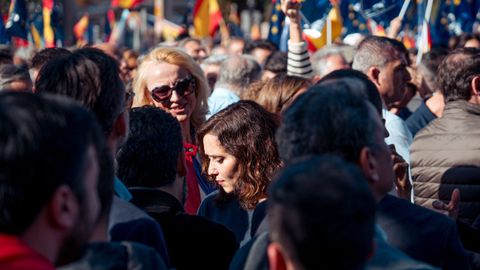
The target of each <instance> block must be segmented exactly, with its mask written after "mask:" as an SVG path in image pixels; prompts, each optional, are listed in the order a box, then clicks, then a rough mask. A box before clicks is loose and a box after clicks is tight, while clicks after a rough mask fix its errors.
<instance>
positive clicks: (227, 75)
mask: <svg viewBox="0 0 480 270" xmlns="http://www.w3.org/2000/svg"><path fill="white" fill-rule="evenodd" d="M261 73H262V68H261V67H260V65H259V64H258V63H257V61H255V59H253V58H252V57H249V56H247V55H236V56H230V57H229V58H227V59H226V60H225V61H223V62H222V64H221V65H220V74H219V77H218V80H217V84H216V85H215V86H216V87H225V88H229V89H231V90H233V91H236V92H241V91H242V90H243V89H245V88H246V87H247V86H249V85H250V84H251V83H253V82H255V81H257V80H259V79H260V76H261Z"/></svg>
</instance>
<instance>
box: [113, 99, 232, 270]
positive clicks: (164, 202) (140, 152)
mask: <svg viewBox="0 0 480 270" xmlns="http://www.w3.org/2000/svg"><path fill="white" fill-rule="evenodd" d="M182 153H183V152H182V135H181V131H180V125H179V123H178V121H177V120H175V118H173V117H172V116H171V115H169V114H168V113H167V112H165V111H163V110H161V109H159V108H155V107H142V108H135V109H133V110H132V111H131V113H130V136H129V138H128V140H127V142H126V143H125V145H123V146H122V148H121V149H120V151H119V153H118V155H117V162H118V176H119V177H120V178H121V179H122V180H123V181H124V182H125V184H126V185H127V186H128V187H129V188H130V192H131V193H132V195H133V199H132V201H131V202H132V203H133V204H135V205H136V206H138V207H139V208H141V209H143V210H144V211H145V212H147V213H148V214H149V215H150V216H151V217H153V218H154V219H155V220H156V221H158V223H160V225H161V227H162V229H163V231H164V235H165V240H166V242H167V247H168V251H169V254H170V262H171V266H172V267H174V268H177V269H179V270H181V269H226V268H228V265H229V263H230V260H231V258H232V257H233V254H234V253H235V251H236V249H237V243H236V241H235V236H234V235H233V233H232V232H231V231H229V230H228V229H226V228H225V227H224V226H223V225H220V224H217V223H214V222H211V221H210V220H207V219H205V218H203V217H199V216H191V215H187V214H185V212H184V209H183V207H182V201H183V200H184V179H183V177H182V178H179V177H177V171H179V174H180V175H184V174H185V172H184V168H185V164H184V160H185V158H184V156H183V155H182ZM177 166H178V167H177ZM182 171H183V172H182Z"/></svg>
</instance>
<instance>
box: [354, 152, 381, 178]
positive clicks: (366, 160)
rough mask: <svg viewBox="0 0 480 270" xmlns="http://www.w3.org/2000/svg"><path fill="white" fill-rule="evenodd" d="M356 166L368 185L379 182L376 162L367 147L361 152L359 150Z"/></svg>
mask: <svg viewBox="0 0 480 270" xmlns="http://www.w3.org/2000/svg"><path fill="white" fill-rule="evenodd" d="M358 164H359V166H360V169H361V170H362V172H363V174H364V175H365V178H366V179H367V181H368V182H369V183H370V184H373V183H375V182H378V181H380V175H379V173H378V164H377V160H376V159H375V158H374V156H373V153H372V150H371V149H370V148H369V147H363V148H362V150H360V157H359V160H358Z"/></svg>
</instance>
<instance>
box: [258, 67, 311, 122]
mask: <svg viewBox="0 0 480 270" xmlns="http://www.w3.org/2000/svg"><path fill="white" fill-rule="evenodd" d="M310 86H311V83H310V81H309V80H307V79H304V78H301V77H297V76H290V75H286V74H279V75H277V76H275V77H273V78H271V79H270V80H268V81H267V82H266V83H265V85H264V86H263V87H262V89H261V90H260V92H259V93H258V95H257V97H256V99H255V101H256V102H257V103H258V104H260V105H261V106H262V107H263V108H264V109H266V110H267V111H269V112H271V113H274V114H277V115H280V113H281V112H283V111H284V110H285V108H287V107H288V106H289V105H290V104H291V103H292V101H293V100H294V99H295V96H296V95H297V94H298V92H299V91H301V90H305V89H307V88H308V87H310Z"/></svg>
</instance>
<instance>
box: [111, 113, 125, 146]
mask: <svg viewBox="0 0 480 270" xmlns="http://www.w3.org/2000/svg"><path fill="white" fill-rule="evenodd" d="M128 121H129V119H128V112H127V111H124V112H122V113H121V114H120V115H119V116H117V118H115V121H114V122H113V126H112V130H111V131H110V134H109V135H108V137H109V140H112V141H113V142H116V143H120V144H121V143H123V141H124V140H125V139H126V138H127V134H128Z"/></svg>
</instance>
